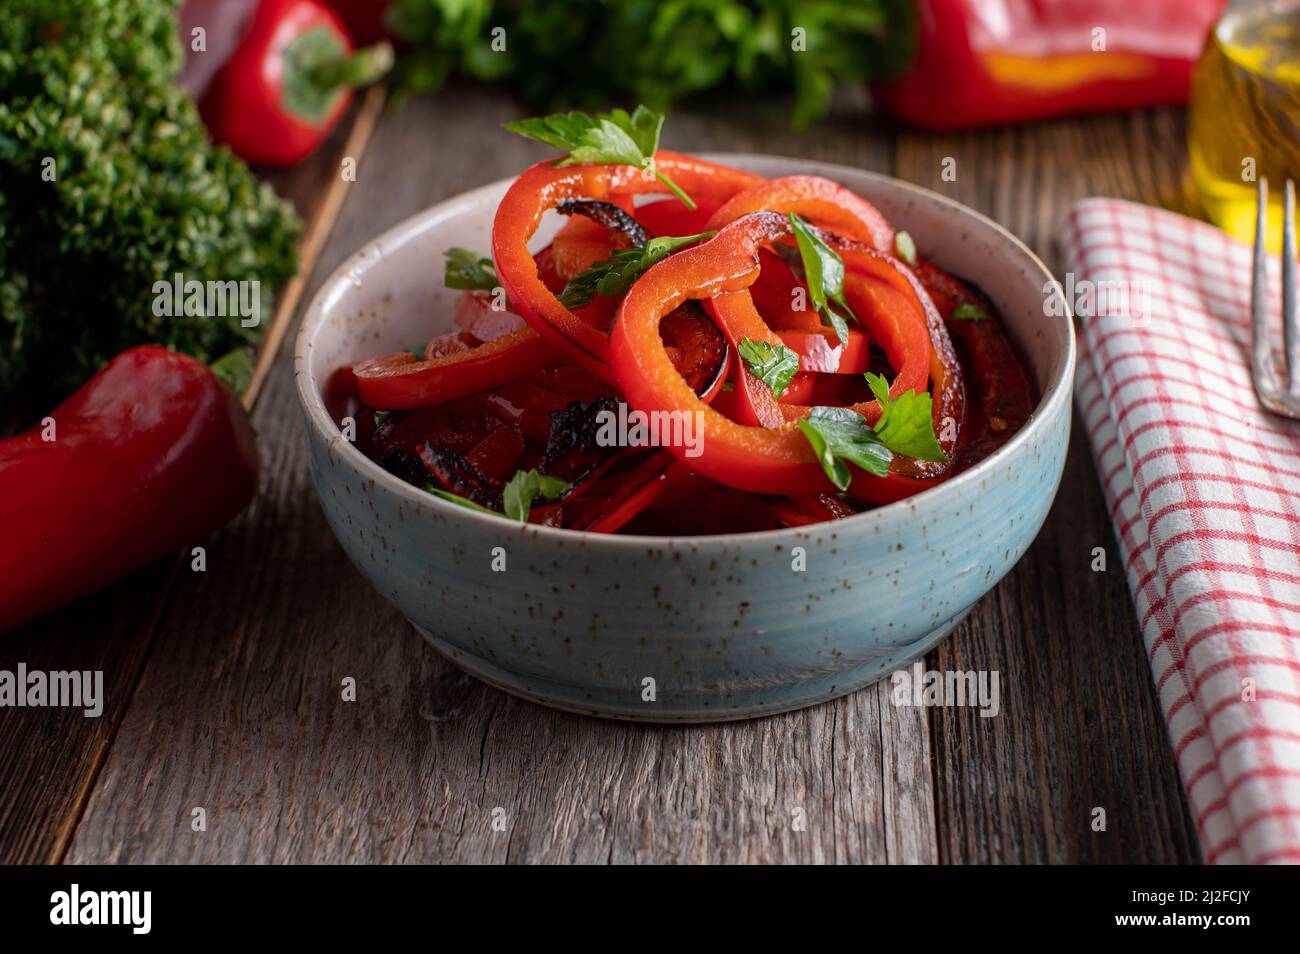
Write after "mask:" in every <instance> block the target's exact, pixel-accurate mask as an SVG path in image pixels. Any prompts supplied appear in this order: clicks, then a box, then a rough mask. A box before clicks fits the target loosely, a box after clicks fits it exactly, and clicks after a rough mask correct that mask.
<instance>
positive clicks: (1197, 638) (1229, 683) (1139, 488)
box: [1063, 199, 1300, 863]
mask: <svg viewBox="0 0 1300 954" xmlns="http://www.w3.org/2000/svg"><path fill="white" fill-rule="evenodd" d="M1063 242H1064V246H1065V259H1066V262H1067V266H1068V268H1069V272H1067V275H1066V282H1065V287H1066V291H1067V294H1069V293H1071V292H1072V302H1073V303H1074V304H1075V305H1076V307H1077V311H1078V312H1079V320H1078V325H1077V327H1078V328H1079V331H1080V335H1079V338H1080V358H1079V369H1078V378H1077V382H1076V391H1077V393H1076V400H1077V402H1078V407H1079V411H1080V414H1081V415H1082V418H1083V422H1084V424H1085V426H1086V427H1087V429H1088V434H1089V437H1090V439H1091V441H1092V449H1093V454H1094V456H1095V458H1096V461H1097V469H1098V473H1099V475H1100V478H1101V483H1102V487H1103V488H1104V490H1105V494H1106V500H1107V502H1108V503H1109V505H1110V511H1111V519H1112V521H1113V522H1114V526H1115V535H1116V537H1117V538H1118V540H1119V545H1120V551H1121V553H1122V555H1123V559H1124V563H1125V570H1126V571H1127V574H1128V582H1129V587H1130V589H1131V590H1132V593H1133V601H1134V603H1135V604H1136V607H1137V613H1138V616H1139V618H1140V620H1141V623H1142V637H1143V640H1144V641H1145V643H1146V649H1147V656H1148V658H1149V660H1150V663H1151V672H1152V675H1153V677H1154V678H1155V684H1156V688H1157V691H1158V693H1159V697H1160V705H1161V707H1162V708H1163V710H1164V715H1165V721H1166V723H1167V724H1168V726H1169V737H1170V741H1171V742H1172V744H1173V747H1174V753H1175V755H1176V757H1177V760H1178V767H1179V771H1180V772H1181V774H1182V778H1183V783H1184V785H1185V786H1186V788H1187V795H1188V801H1189V803H1190V805H1191V810H1192V813H1193V815H1194V816H1195V818H1196V826H1197V830H1198V832H1199V834H1200V839H1201V847H1202V850H1203V852H1204V856H1205V859H1206V860H1207V861H1209V862H1229V863H1231V862H1236V863H1243V862H1244V863H1264V862H1291V863H1300V423H1297V422H1293V421H1287V420H1284V419H1281V418H1277V417H1274V416H1272V415H1269V414H1266V413H1265V412H1264V411H1263V410H1261V408H1260V406H1259V404H1258V403H1257V402H1256V400H1255V394H1254V391H1253V390H1252V388H1251V384H1250V373H1249V370H1248V364H1247V362H1248V360H1249V358H1248V356H1249V351H1250V330H1249V315H1250V260H1251V250H1250V248H1248V247H1247V246H1245V245H1242V244H1240V243H1238V242H1235V241H1233V240H1232V239H1230V238H1229V237H1228V236H1227V235H1225V234H1224V233H1223V232H1221V231H1219V230H1218V229H1215V228H1213V227H1212V226H1209V225H1206V224H1204V223H1201V222H1194V221H1192V220H1190V219H1186V218H1183V217H1182V216H1178V215H1174V214H1172V213H1169V212H1163V211H1159V210H1156V209H1152V208H1149V207H1147V206H1141V205H1134V204H1132V203H1129V202H1120V201H1117V200H1112V199H1087V200H1085V201H1083V202H1080V203H1078V204H1077V205H1075V206H1074V208H1073V209H1072V210H1071V212H1070V216H1069V219H1068V220H1067V222H1066V224H1065V228H1064V232H1063ZM1271 265H1272V266H1273V267H1274V270H1273V272H1272V282H1271V284H1270V287H1271V288H1272V290H1273V292H1274V295H1275V300H1274V303H1273V312H1272V313H1273V314H1274V315H1279V316H1280V314H1281V310H1280V308H1281V306H1280V303H1279V302H1278V301H1277V292H1278V289H1279V286H1280V282H1279V280H1278V272H1277V270H1276V266H1277V262H1276V261H1274V262H1272V263H1271ZM1126 298H1127V301H1126V300H1125V299H1126ZM1278 324H1279V328H1278V332H1277V336H1278V338H1279V340H1280V337H1281V331H1280V318H1279V320H1278Z"/></svg>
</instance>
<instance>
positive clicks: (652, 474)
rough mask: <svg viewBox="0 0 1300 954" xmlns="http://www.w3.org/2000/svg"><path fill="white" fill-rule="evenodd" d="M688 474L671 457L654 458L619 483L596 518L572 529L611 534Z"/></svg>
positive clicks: (580, 522) (662, 455)
mask: <svg viewBox="0 0 1300 954" xmlns="http://www.w3.org/2000/svg"><path fill="white" fill-rule="evenodd" d="M689 473H690V471H689V470H688V469H687V467H686V465H685V464H682V463H680V462H679V461H677V460H676V459H675V458H673V456H672V455H671V454H664V453H658V454H654V455H652V456H651V457H650V459H649V460H647V461H646V462H645V463H644V464H642V465H641V466H640V467H638V468H637V469H636V470H635V471H633V472H632V473H630V474H628V475H626V476H624V477H621V478H620V479H619V488H618V491H617V492H616V493H615V494H614V496H613V497H612V498H611V499H609V500H607V501H604V507H603V508H602V509H601V511H600V512H599V513H598V514H597V515H596V516H594V517H590V516H589V517H587V518H585V519H582V520H580V521H578V522H575V523H574V524H573V525H572V526H573V529H575V530H589V531H591V532H592V533H613V532H614V531H615V530H618V529H619V528H620V527H622V526H623V525H624V524H626V523H627V522H628V521H630V520H632V518H634V517H635V516H636V515H637V514H639V513H641V512H642V511H644V510H645V509H647V508H648V507H650V506H651V505H652V504H653V503H654V502H655V501H656V500H658V499H659V498H660V497H661V496H663V495H664V494H665V493H666V492H667V491H668V490H669V489H670V488H671V487H672V485H673V484H674V483H675V482H677V481H679V480H682V479H684V478H685V476H686V475H687V474H689Z"/></svg>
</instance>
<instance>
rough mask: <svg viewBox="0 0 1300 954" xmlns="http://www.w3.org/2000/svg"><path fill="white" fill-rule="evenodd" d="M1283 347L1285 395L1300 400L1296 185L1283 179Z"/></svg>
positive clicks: (1289, 180)
mask: <svg viewBox="0 0 1300 954" xmlns="http://www.w3.org/2000/svg"><path fill="white" fill-rule="evenodd" d="M1282 347H1283V349H1284V351H1285V353H1286V367H1287V393H1288V394H1290V395H1291V397H1293V398H1298V399H1300V322H1298V321H1297V319H1296V280H1295V182H1294V181H1292V180H1291V179H1287V180H1286V212H1285V213H1284V216H1283V219H1282Z"/></svg>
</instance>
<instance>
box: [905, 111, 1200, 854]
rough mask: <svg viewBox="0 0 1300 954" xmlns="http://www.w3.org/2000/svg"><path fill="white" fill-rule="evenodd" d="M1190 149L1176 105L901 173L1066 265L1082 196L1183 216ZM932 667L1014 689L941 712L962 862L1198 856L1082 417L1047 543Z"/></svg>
mask: <svg viewBox="0 0 1300 954" xmlns="http://www.w3.org/2000/svg"><path fill="white" fill-rule="evenodd" d="M1184 154H1185V149H1184V146H1183V128H1182V122H1181V118H1180V117H1179V116H1178V115H1177V114H1175V113H1173V112H1172V111H1163V112H1148V113H1135V114H1132V115H1127V116H1108V117H1097V118H1089V119H1075V120H1068V121H1060V122H1051V123H1041V124H1036V125H1034V126H1028V127H1018V128H1012V129H1004V130H998V131H994V132H988V133H982V134H969V135H962V136H947V137H921V136H914V135H902V136H900V138H899V143H898V162H897V168H898V175H899V176H901V177H902V178H904V179H909V180H911V181H913V182H916V183H918V184H920V185H923V186H926V187H928V188H931V189H934V190H935V191H937V192H941V193H944V194H946V195H950V196H952V197H953V198H955V199H958V200H960V201H962V202H965V203H967V204H968V205H971V206H973V207H974V208H977V209H979V210H981V211H983V212H985V213H987V214H989V215H991V216H992V217H993V218H994V219H996V220H997V221H998V222H1000V223H1002V224H1003V225H1005V226H1007V227H1008V228H1010V229H1011V231H1013V232H1015V233H1016V234H1017V235H1019V236H1020V237H1021V238H1022V239H1024V240H1025V241H1026V242H1027V243H1028V244H1029V245H1030V246H1032V247H1033V248H1034V249H1035V250H1036V251H1037V252H1038V253H1039V254H1040V255H1041V256H1042V257H1043V258H1044V259H1045V260H1046V261H1047V262H1048V264H1049V266H1050V267H1051V268H1052V270H1053V271H1054V272H1056V273H1057V274H1061V271H1062V268H1063V263H1062V262H1060V260H1059V256H1058V254H1057V251H1058V250H1057V248H1056V235H1057V231H1058V229H1059V227H1060V224H1061V222H1062V221H1063V220H1064V218H1065V215H1066V213H1067V211H1068V209H1069V206H1070V204H1071V203H1073V202H1074V201H1075V200H1077V199H1079V198H1082V197H1084V196H1087V195H1109V196H1119V197H1123V198H1129V199H1134V200H1136V201H1139V202H1146V203H1150V204H1157V205H1166V206H1170V207H1174V208H1179V209H1181V208H1183V204H1184V200H1183V199H1182V185H1181V177H1182V174H1183V165H1184V163H1183V156H1184ZM947 157H951V158H952V159H954V160H955V161H956V164H955V173H956V178H955V180H954V181H947V180H945V178H944V176H943V171H944V168H945V166H944V160H945V158H947ZM949 168H953V167H952V166H949ZM921 246H922V251H924V239H923V238H921ZM1094 547H1104V548H1105V549H1106V557H1107V561H1106V565H1107V568H1108V569H1107V571H1106V572H1104V573H1094V572H1093V571H1092V569H1091V564H1092V561H1093V548H1094ZM930 664H931V666H932V667H933V668H936V669H940V670H944V669H975V670H997V671H999V672H1000V673H1001V685H1002V699H1003V712H1002V714H1001V715H1000V716H998V717H997V718H992V719H984V718H981V717H980V716H979V715H978V713H977V712H976V711H975V710H973V709H956V708H953V709H934V710H932V711H931V726H932V732H933V742H934V745H933V758H934V760H935V790H936V802H937V807H938V817H937V822H936V830H937V831H938V832H939V835H940V845H939V854H940V857H941V858H943V859H944V860H945V861H953V862H956V861H977V862H1044V861H1069V862H1087V863H1113V862H1125V861H1128V862H1132V861H1143V862H1149V863H1171V862H1187V861H1192V860H1196V859H1197V857H1198V855H1197V852H1198V848H1197V844H1196V838H1195V834H1194V827H1193V825H1192V823H1191V820H1190V819H1189V818H1188V815H1187V808H1186V803H1185V799H1184V795H1183V789H1182V786H1181V784H1180V782H1179V779H1178V775H1177V771H1176V769H1175V767H1174V764H1173V759H1172V755H1171V752H1170V746H1169V741H1168V737H1167V734H1166V732H1165V728H1164V723H1163V720H1162V717H1161V715H1160V710H1159V706H1158V704H1157V702H1156V699H1155V690H1154V687H1153V685H1152V681H1151V671H1150V669H1149V667H1148V665H1147V661H1146V656H1145V650H1144V648H1143V645H1142V641H1141V639H1140V637H1139V635H1138V632H1137V627H1136V621H1135V619H1134V614H1133V606H1132V602H1131V600H1130V598H1129V594H1128V589H1127V585H1126V583H1125V580H1124V569H1123V563H1122V562H1121V560H1120V558H1119V552H1118V549H1117V547H1116V545H1115V540H1114V536H1113V532H1112V530H1111V526H1110V520H1109V516H1108V514H1107V511H1106V507H1105V502H1104V500H1103V498H1102V495H1101V488H1100V486H1099V484H1098V480H1097V476H1096V473H1095V471H1094V469H1093V466H1092V460H1091V456H1090V453H1089V450H1088V442H1087V436H1086V435H1085V434H1084V433H1083V430H1082V426H1081V425H1080V423H1079V421H1078V418H1077V415H1076V420H1075V427H1074V434H1073V436H1072V441H1071V447H1070V454H1069V459H1068V462H1067V464H1066V469H1065V475H1064V477H1063V479H1062V483H1061V490H1060V493H1059V495H1058V497H1057V499H1056V503H1055V505H1054V507H1053V509H1052V512H1051V514H1050V515H1049V517H1048V520H1047V523H1046V525H1045V526H1044V528H1043V530H1042V532H1041V533H1040V534H1039V536H1038V539H1037V541H1036V542H1035V543H1034V545H1033V547H1032V548H1031V549H1030V550H1029V552H1028V554H1026V556H1025V557H1024V559H1022V560H1021V561H1020V563H1019V564H1018V565H1017V566H1016V567H1015V569H1014V570H1013V571H1012V572H1011V574H1010V575H1009V576H1008V577H1007V578H1006V579H1005V580H1003V581H1002V583H1001V584H1000V585H999V586H998V588H997V589H996V590H995V591H994V592H993V593H991V594H990V595H989V596H988V597H986V598H985V599H984V600H983V601H982V602H981V603H980V604H979V606H978V607H977V609H976V611H975V612H974V613H973V614H972V616H971V618H970V619H969V620H968V621H967V623H966V624H965V625H964V626H963V627H962V629H961V630H960V631H959V632H958V633H957V634H956V636H955V637H954V638H953V639H951V640H949V641H948V642H947V643H945V644H944V645H943V646H941V647H940V648H939V649H938V650H936V652H934V653H933V654H932V655H931V657H930ZM1095 808H1102V809H1104V810H1105V812H1106V822H1107V825H1106V831H1105V832H1094V831H1093V830H1092V821H1093V810H1094V809H1095Z"/></svg>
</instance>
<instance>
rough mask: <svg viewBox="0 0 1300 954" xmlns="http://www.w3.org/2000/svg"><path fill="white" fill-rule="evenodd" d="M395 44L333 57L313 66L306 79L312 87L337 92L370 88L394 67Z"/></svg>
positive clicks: (386, 44)
mask: <svg viewBox="0 0 1300 954" xmlns="http://www.w3.org/2000/svg"><path fill="white" fill-rule="evenodd" d="M392 65H393V45H392V44H391V43H387V42H385V43H376V44H375V45H374V46H367V47H364V48H363V49H360V50H354V51H353V52H352V53H349V54H346V55H343V56H336V57H330V58H328V59H324V60H320V61H318V62H316V63H313V64H311V66H309V67H308V68H307V70H306V71H305V72H306V78H307V79H308V80H309V81H310V82H311V84H312V85H313V86H316V87H318V88H319V89H323V90H334V89H338V88H339V87H340V86H347V87H349V88H351V89H357V88H359V87H362V86H369V85H370V84H371V83H373V82H375V80H377V79H379V78H380V77H382V76H383V75H384V74H385V73H387V72H388V71H389V69H391V68H392Z"/></svg>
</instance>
